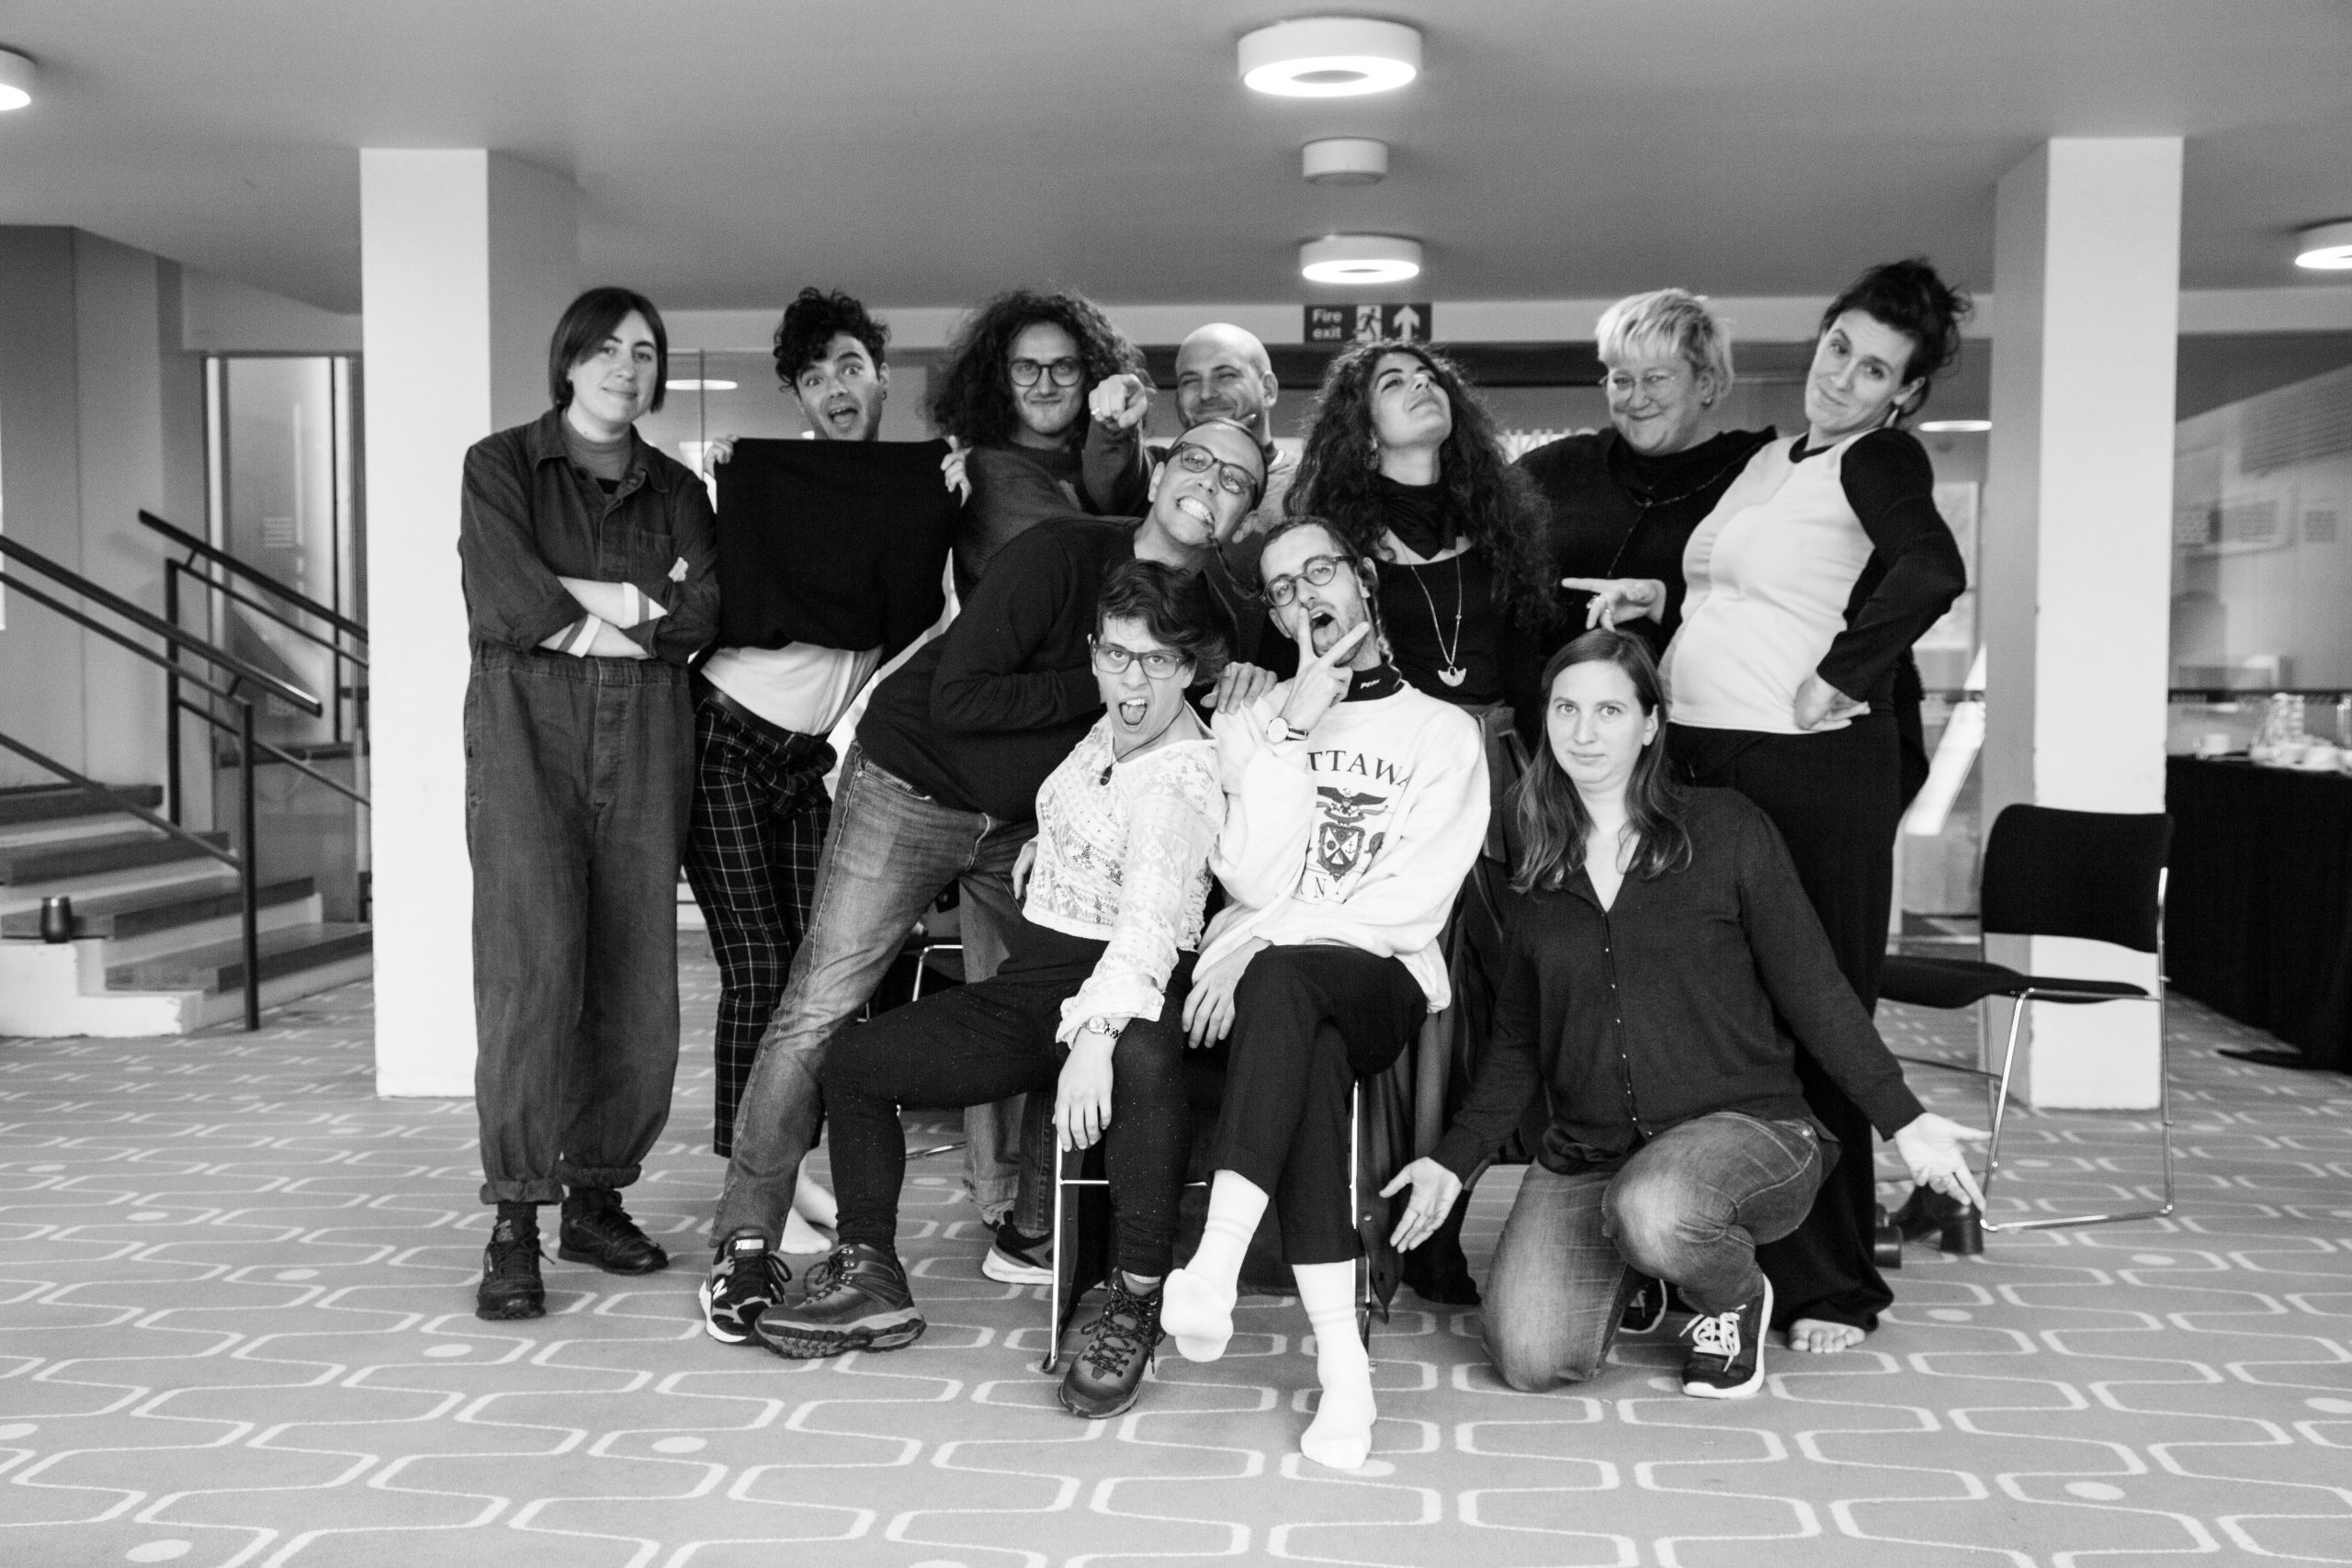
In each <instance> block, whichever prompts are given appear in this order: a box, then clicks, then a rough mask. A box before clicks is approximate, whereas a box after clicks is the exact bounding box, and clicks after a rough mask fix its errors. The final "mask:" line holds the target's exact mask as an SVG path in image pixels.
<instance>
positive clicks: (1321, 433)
mask: <svg viewBox="0 0 2352 1568" xmlns="http://www.w3.org/2000/svg"><path fill="white" fill-rule="evenodd" d="M1387 354H1408V355H1412V356H1413V357H1414V358H1415V359H1418V360H1419V361H1420V362H1421V363H1422V364H1423V365H1426V366H1428V367H1429V369H1430V375H1431V376H1433V377H1435V378H1437V384H1438V385H1439V386H1440V387H1442V388H1443V389H1445V396H1446V400H1447V401H1448V402H1449V403H1451V404H1452V405H1453V433H1452V434H1449V435H1448V436H1446V438H1445V445H1444V446H1441V447H1439V448H1438V483H1439V484H1440V485H1441V486H1442V487H1443V488H1444V491H1445V500H1446V503H1447V505H1448V507H1449V508H1450V509H1451V511H1452V512H1453V516H1454V517H1455V518H1456V519H1457V520H1458V526H1459V529H1460V531H1461V532H1462V533H1464V534H1465V535H1467V536H1469V538H1470V542H1471V544H1472V545H1473V546H1474V547H1479V548H1483V549H1484V550H1485V551H1486V552H1487V560H1488V562H1489V563H1490V564H1491V566H1492V567H1493V570H1494V573H1495V596H1496V598H1497V600H1498V602H1499V603H1501V604H1504V605H1506V606H1508V607H1509V609H1510V612H1511V614H1512V615H1513V616H1514V617H1516V618H1517V619H1518V621H1519V622H1520V624H1521V626H1527V627H1530V628H1540V627H1542V626H1544V624H1545V623H1546V622H1548V621H1549V620H1550V619H1551V618H1552V615H1553V596H1552V572H1551V561H1550V558H1549V550H1548V548H1547V544H1546V540H1545V538H1544V513H1543V510H1542V502H1541V500H1540V499H1539V497H1538V496H1537V494H1536V492H1535V488H1534V486H1533V484H1532V482H1531V481H1530V480H1529V479H1528V478H1527V476H1526V475H1525V474H1524V473H1521V471H1520V470H1519V469H1518V468H1515V467H1513V466H1512V464H1511V462H1510V459H1509V458H1507V457H1504V456H1503V449H1502V443H1501V442H1499V441H1498V440H1497V439H1496V437H1495V421H1494V416H1493V415H1492V414H1490V413H1488V412H1487V406H1486V404H1485V403H1484V402H1482V401H1480V400H1479V398H1478V395H1477V392H1476V389H1473V388H1472V387H1471V385H1470V383H1469V381H1468V379H1467V378H1465V377H1464V375H1463V374H1462V368H1461V367H1459V366H1457V365H1455V364H1454V363H1453V361H1452V360H1451V359H1448V358H1447V357H1446V356H1445V355H1442V354H1441V353H1439V352H1438V351H1437V350H1436V349H1433V348H1431V347H1430V346H1429V345H1428V344H1422V343H1412V342H1408V341H1405V340H1401V339H1396V338H1388V339H1383V340H1381V341H1379V342H1376V343H1363V344H1355V345H1354V346H1352V347H1351V348H1349V349H1348V350H1346V352H1344V353H1342V354H1340V355H1339V356H1337V357H1336V358H1334V359H1333V360H1332V361H1331V365H1330V368H1329V369H1328V370H1326V371H1325V372H1324V374H1323V389H1322V390H1321V391H1320V392H1318V393H1317V394H1316V399H1315V424H1314V427H1313V428H1312V429H1311V430H1309V431H1308V432H1307V436H1306V452H1305V453H1304V454H1302V455H1301V456H1300V457H1299V460H1298V472H1297V474H1296V476H1295V478H1294V479H1292V480H1291V487H1290V494H1289V496H1288V497H1287V498H1286V499H1285V500H1284V502H1283V511H1284V512H1285V513H1289V514H1290V515H1291V516H1294V517H1300V516H1306V515H1309V514H1312V515H1315V516H1319V517H1325V518H1329V520H1330V522H1331V525H1332V526H1333V527H1335V528H1336V529H1338V530H1339V531H1340V533H1342V534H1344V535H1345V536H1347V538H1348V541H1349V543H1350V544H1351V545H1352V546H1353V547H1354V548H1355V550H1356V552H1357V553H1358V554H1360V555H1364V556H1369V557H1371V558H1374V559H1386V558H1388V553H1387V552H1386V551H1385V549H1384V548H1383V547H1381V544H1380V536H1381V535H1382V534H1383V533H1384V532H1385V530H1386V528H1387V524H1386V522H1385V520H1384V519H1383V517H1382V515H1381V504H1380V496H1379V491H1378V490H1377V489H1376V488H1375V487H1374V484H1373V478H1374V475H1376V474H1377V473H1379V471H1380V465H1379V461H1378V459H1377V458H1376V457H1374V432H1373V419H1372V381H1373V372H1374V370H1375V369H1376V368H1377V367H1379V364H1380V359H1381V356H1382V355H1387Z"/></svg>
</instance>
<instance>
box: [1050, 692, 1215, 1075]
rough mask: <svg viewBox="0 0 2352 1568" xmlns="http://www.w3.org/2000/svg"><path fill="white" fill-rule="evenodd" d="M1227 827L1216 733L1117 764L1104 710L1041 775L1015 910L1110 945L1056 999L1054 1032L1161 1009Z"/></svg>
mask: <svg viewBox="0 0 2352 1568" xmlns="http://www.w3.org/2000/svg"><path fill="white" fill-rule="evenodd" d="M1224 824H1225V791H1224V789H1223V788H1222V787H1220V785H1219V784H1218V783H1217V771H1216V743H1215V742H1214V741H1210V740H1177V741H1171V742H1170V743H1169V744H1167V745H1165V746H1158V747H1154V748H1153V749H1152V750H1148V751H1146V752H1144V753H1143V754H1142V755H1140V756H1137V757H1134V758H1131V759H1129V760H1128V761H1124V762H1122V761H1117V760H1116V759H1115V757H1114V753H1113V751H1112V747H1111V720H1110V718H1109V716H1107V715H1106V716H1104V717H1103V720H1102V721H1101V722H1100V723H1098V724H1096V725H1095V727H1094V728H1092V729H1090V730H1088V731H1087V732H1086V736H1085V739H1081V740H1080V741H1079V743H1078V745H1077V746H1076V747H1075V748H1074V749H1073V750H1071V751H1070V754H1069V756H1067V757H1065V758H1063V759H1062V762H1061V765H1060V766H1059V767H1057V768H1056V769H1055V770H1054V771H1053V772H1052V773H1049V774H1047V775H1046V782H1045V784H1043V785H1041V786H1040V787H1039V788H1038V791H1037V859H1036V863H1035V865H1033V866H1032V867H1031V868H1030V872H1029V886H1028V889H1027V892H1026V894H1025V896H1024V897H1023V902H1022V908H1021V912H1022V914H1023V915H1024V916H1025V917H1027V918H1028V919H1030V920H1032V921H1034V922H1035V924H1038V925H1041V926H1046V927H1049V928H1051V929H1052V930H1054V931H1061V932H1063V933H1064V934H1066V935H1069V936H1074V937H1082V938H1085V939H1087V940H1089V941H1092V942H1103V943H1106V944H1107V945H1106V946H1105V947H1104V949H1103V956H1102V957H1101V958H1100V959H1099V960H1097V961H1096V963H1095V965H1094V973H1093V974H1091V975H1090V976H1087V980H1086V984H1085V985H1084V986H1083V987H1080V990H1079V993H1078V995H1076V996H1074V997H1072V998H1069V1000H1068V1001H1066V1002H1064V1003H1063V1004H1062V1022H1061V1028H1060V1029H1059V1030H1058V1031H1057V1038H1059V1039H1063V1040H1068V1039H1069V1038H1070V1037H1071V1036H1073V1035H1075V1034H1076V1033H1077V1032H1078V1031H1079V1027H1080V1025H1081V1024H1083V1023H1085V1021H1087V1020H1088V1019H1091V1018H1105V1019H1110V1020H1113V1021H1125V1020H1126V1019H1130V1018H1157V1017H1159V1010H1160V1006H1161V1003H1162V1001H1163V999H1164V997H1165V993H1166V990H1167V986H1168V976H1170V974H1171V973H1172V972H1173V971H1174V970H1175V967H1176V955H1177V953H1180V952H1186V951H1193V950H1197V949H1198V948H1199V946H1200V945H1201V929H1202V925H1203V919H1202V911H1203V909H1204V906H1205V905H1206V904H1207V902H1208V896H1209V851H1210V849H1211V847H1212V846H1214V845H1215V844H1216V836H1217V830H1218V829H1220V828H1222V827H1223V826H1224Z"/></svg>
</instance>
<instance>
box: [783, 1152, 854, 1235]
mask: <svg viewBox="0 0 2352 1568" xmlns="http://www.w3.org/2000/svg"><path fill="white" fill-rule="evenodd" d="M792 1212H793V1213H796V1214H798V1215H799V1216H800V1217H801V1218H802V1219H804V1220H807V1221H808V1222H809V1224H812V1225H820V1226H822V1227H823V1228H825V1229H826V1230H829V1231H830V1230H838V1229H840V1228H841V1223H842V1216H841V1205H839V1204H838V1203H835V1202H834V1201H833V1195H832V1194H831V1192H829V1191H827V1190H825V1186H824V1184H823V1183H822V1182H820V1181H819V1180H818V1179H816V1178H815V1177H813V1176H811V1175H809V1166H808V1162H807V1161H805V1160H804V1161H802V1162H801V1166H800V1179H799V1180H798V1181H797V1183H795V1184H794V1186H793V1189H792Z"/></svg>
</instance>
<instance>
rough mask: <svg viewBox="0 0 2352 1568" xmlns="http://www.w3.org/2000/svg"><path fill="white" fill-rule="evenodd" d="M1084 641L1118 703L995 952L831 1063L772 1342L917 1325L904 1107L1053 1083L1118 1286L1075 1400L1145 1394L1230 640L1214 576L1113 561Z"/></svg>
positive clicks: (1092, 745) (1180, 1113)
mask: <svg viewBox="0 0 2352 1568" xmlns="http://www.w3.org/2000/svg"><path fill="white" fill-rule="evenodd" d="M1253 477H1254V476H1253ZM1224 657H1225V646H1224V639H1223V637H1221V636H1220V635H1219V633H1218V632H1217V630H1216V626H1215V625H1214V620H1213V616H1212V614H1211V611H1210V608H1209V599H1208V594H1207V592H1206V590H1205V589H1204V587H1203V586H1202V584H1201V582H1200V581H1199V579H1198V578H1197V577H1193V576H1188V575H1186V574H1184V573H1182V572H1179V571H1178V570H1175V569H1174V568H1173V567H1169V566H1164V565H1161V564H1160V563H1159V562H1157V561H1148V560H1129V561H1122V562H1121V563H1119V564H1118V565H1117V566H1114V567H1113V568H1112V569H1111V570H1110V572H1109V573H1108V574H1107V575H1106V576H1105V577H1104V578H1103V596H1102V601H1101V607H1100V611H1099V613H1098V615H1097V617H1096V620H1095V626H1094V636H1093V637H1092V638H1091V662H1092V665H1093V669H1094V681H1095V684H1096V686H1097V687H1098V688H1099V689H1100V691H1101V693H1102V697H1103V706H1104V707H1105V708H1107V709H1108V710H1109V711H1108V712H1107V713H1105V714H1104V715H1103V717H1102V718H1101V719H1099V720H1098V721H1096V723H1095V725H1094V728H1091V729H1090V730H1088V731H1087V733H1086V736H1085V738H1084V739H1081V740H1080V741H1079V743H1078V746H1077V749H1076V750H1073V751H1071V752H1070V754H1069V757H1067V758H1066V759H1064V760H1063V761H1062V763H1061V765H1060V766H1059V767H1057V768H1056V769H1055V770H1054V771H1053V773H1050V774H1049V775H1047V777H1046V782H1045V784H1044V785H1043V786H1042V787H1041V788H1040V789H1039V790H1038V791H1037V837H1036V838H1035V839H1034V840H1031V842H1030V846H1029V848H1027V849H1026V850H1024V851H1023V852H1022V856H1021V862H1020V864H1019V866H1018V867H1016V868H1015V870H1014V873H1013V880H1014V883H1015V885H1016V886H1023V891H1024V898H1023V904H1022V908H1021V919H1020V922H1019V924H1018V925H1017V926H1016V927H1015V928H1014V930H1013V931H1012V933H1011V937H1010V942H1009V943H1008V949H1009V951H1008V952H1007V953H1006V956H1005V960H1004V963H1003V964H1002V966H1001V967H1000V968H999V969H998V970H997V972H996V974H995V976H994V977H992V978H990V979H987V980H982V981H978V982H977V983H975V984H972V985H968V986H964V987H959V988H957V989H956V990H952V991H945V992H942V993H941V994H939V995H938V996H934V997H926V998H923V999H922V1000H921V1001H919V1002H916V1003H913V1004H912V1005H910V1006H908V1007H903V1008H899V1009H898V1010H895V1011H892V1012H888V1013H885V1014H884V1015H882V1016H881V1017H880V1018H878V1019H876V1021H873V1022H872V1023H869V1024H866V1025H865V1026H864V1027H863V1028H860V1029H855V1030H853V1031H851V1032H849V1033H848V1034H847V1035H845V1036H844V1037H843V1038H842V1040H841V1041H840V1042H839V1043H837V1044H835V1046H834V1047H833V1050H832V1054H831V1057H830V1058H829V1059H828V1061H827V1062H826V1064H825V1069H824V1089H825V1102H826V1105H827V1106H828V1108H829V1109H830V1111H831V1115H832V1143H833V1182H834V1188H835V1191H836V1194H837V1196H838V1198H839V1200H840V1202H841V1245H840V1246H839V1247H837V1248H836V1249H835V1250H834V1252H833V1254H832V1256H831V1258H828V1259H827V1260H826V1261H825V1262H823V1263H821V1264H820V1265H819V1266H818V1268H817V1269H816V1270H815V1271H813V1272H812V1273H811V1274H810V1276H809V1291H808V1294H807V1296H806V1297H805V1298H804V1299H803V1300H802V1301H800V1302H799V1303H797V1304H794V1305H789V1306H786V1305H774V1306H770V1307H768V1308H767V1309H766V1311H765V1312H763V1314H761V1315H760V1317H759V1319H758V1321H757V1322H756V1323H755V1324H754V1325H753V1329H754V1332H755V1333H756V1334H757V1335H758V1336H759V1337H760V1338H761V1339H762V1340H763V1342H764V1343H765V1344H766V1345H767V1347H768V1348H770V1349H772V1350H774V1351H775V1352H776V1353H777V1354H778V1355H782V1356H831V1355H835V1354H838V1353H839V1352H841V1351H843V1350H860V1349H864V1350H890V1349H896V1348H899V1346H902V1345H908V1344H911V1343H912V1342H913V1341H914V1340H915V1339H916V1338H918V1337H920V1336H921V1335H922V1331H923V1326H924V1325H923V1320H922V1314H921V1313H919V1312H918V1311H916V1309H915V1305H914V1301H913V1298H912V1295H911V1293H910V1292H909V1290H908V1288H907V1277H906V1272H905V1270H904V1269H902V1268H901V1267H900V1266H899V1258H898V1249H897V1245H896V1243H897V1236H898V1218H899V1213H898V1211H899V1183H900V1182H901V1181H902V1180H903V1179H905V1175H906V1165H907V1155H906V1140H905V1135H904V1134H903V1133H902V1132H901V1131H900V1128H899V1110H900V1109H901V1108H902V1107H908V1106H922V1107H933V1108H942V1109H947V1108H956V1107H961V1106H967V1105H983V1104H987V1103H989V1102H990V1101H993V1100H1001V1099H1003V1098H1004V1097H1005V1096H1007V1095H1013V1094H1025V1093H1031V1092H1043V1091H1046V1090H1052V1091H1053V1092H1054V1095H1055V1100H1054V1120H1055V1122H1056V1124H1057V1131H1058V1134H1059V1141H1060V1144H1061V1146H1062V1147H1063V1148H1064V1149H1082V1148H1086V1147H1089V1146H1091V1145H1092V1144H1093V1143H1094V1142H1095V1141H1096V1140H1097V1139H1101V1140H1103V1143H1104V1145H1105V1148H1104V1150H1103V1156H1104V1162H1105V1165H1106V1167H1107V1168H1108V1172H1109V1176H1110V1184H1111V1201H1112V1203H1113V1205H1114V1208H1115V1209H1116V1211H1117V1214H1118V1265H1119V1268H1118V1272H1117V1273H1116V1274H1114V1277H1113V1279H1112V1281H1111V1296H1110V1301H1109V1303H1108V1304H1107V1305H1106V1306H1105V1307H1104V1308H1103V1315H1102V1316H1101V1317H1100V1318H1099V1319H1097V1320H1096V1322H1095V1324H1094V1325H1093V1329H1092V1340H1091V1343H1090V1344H1089V1346H1088V1347H1087V1348H1086V1350H1085V1352H1084V1353H1083V1354H1081V1355H1080V1356H1079V1357H1078V1358H1077V1359H1075V1360H1074V1361H1072V1362H1071V1364H1070V1369H1069V1373H1068V1375H1067V1376H1066V1377H1065V1378H1064V1379H1063V1381H1062V1387H1061V1402H1062V1405H1063V1407H1064V1408H1065V1409H1067V1410H1069V1412H1070V1413H1071V1414H1073V1415H1077V1416H1092V1417H1103V1416H1115V1415H1117V1414H1119V1413H1120V1412H1121V1411H1123V1410H1125V1409H1126V1408H1127V1407H1128V1406H1129V1405H1131V1404H1134V1403H1135V1400H1136V1391H1137V1388H1138V1386H1139V1385H1140V1384H1141V1383H1142V1382H1143V1372H1144V1368H1145V1366H1146V1365H1147V1364H1148V1362H1149V1360H1150V1357H1151V1352H1152V1348H1153V1347H1154V1346H1156V1345H1157V1344H1158V1343H1159V1288H1160V1280H1161V1278H1162V1277H1163V1276H1164V1275H1166V1274H1167V1272H1168V1265H1169V1263H1170V1261H1171V1260H1172V1259H1171V1253H1172V1252H1173V1249H1174V1247H1175V1244H1176V1203H1177V1196H1178V1193H1179V1191H1180V1190H1181V1189H1182V1185H1183V1179H1184V1162H1185V1159H1186V1158H1187V1156H1189V1155H1190V1153H1191V1149H1192V1129H1191V1121H1190V1116H1189V1113H1188V1111H1186V1108H1185V1104H1184V1084H1183V1046H1184V1041H1183V1033H1182V1025H1181V1024H1180V1022H1179V1021H1178V1017H1177V1014H1178V1010H1179V1008H1180V1007H1181V1005H1182V998H1183V994H1184V980H1185V978H1186V976H1188V975H1189V973H1190V971H1191V968H1192V964H1191V954H1192V950H1193V949H1196V948H1198V947H1199V945H1200V942H1201V929H1202V924H1203V916H1204V908H1205V906H1206V904H1207V901H1208V891H1209V869H1208V863H1209V847H1210V846H1211V845H1212V844H1214V843H1215V842H1216V835H1217V829H1218V827H1219V826H1220V825H1221V824H1222V823H1223V821H1224V819H1225V794H1224V791H1223V790H1222V789H1221V788H1219V786H1218V783H1217V767H1216V746H1215V745H1214V744H1213V743H1212V742H1211V741H1210V739H1209V736H1208V731H1207V730H1206V729H1205V728H1203V726H1202V724H1201V721H1200V720H1199V719H1198V718H1196V717H1194V716H1193V711H1192V709H1191V708H1190V707H1189V706H1187V705H1186V704H1185V701H1184V691H1185V688H1186V687H1187V686H1189V685H1191V684H1193V682H1195V681H1196V680H1198V679H1205V678H1209V677H1213V676H1215V675H1216V672H1217V667H1218V666H1219V665H1220V664H1222V663H1223V661H1224Z"/></svg>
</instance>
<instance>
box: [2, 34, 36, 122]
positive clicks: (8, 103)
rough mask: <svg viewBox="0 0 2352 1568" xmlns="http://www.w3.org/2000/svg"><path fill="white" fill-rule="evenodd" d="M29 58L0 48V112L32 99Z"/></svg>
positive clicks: (18, 106)
mask: <svg viewBox="0 0 2352 1568" xmlns="http://www.w3.org/2000/svg"><path fill="white" fill-rule="evenodd" d="M37 74H38V73H37V72H36V70H35V69H34V66H33V62H32V61H31V60H29V59H28V58H27V57H26V56H24V55H21V54H18V53H17V51H15V50H13V49H0V113H5V112H6V111H7V110H9V109H20V108H23V107H25V106H26V105H27V104H29V103H31V102H32V101H33V78H34V76H35V75H37Z"/></svg>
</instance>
